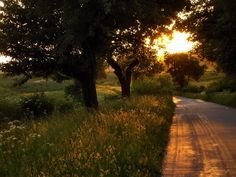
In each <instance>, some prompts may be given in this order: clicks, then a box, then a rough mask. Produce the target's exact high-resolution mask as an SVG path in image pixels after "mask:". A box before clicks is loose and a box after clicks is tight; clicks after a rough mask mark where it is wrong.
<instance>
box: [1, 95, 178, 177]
mask: <svg viewBox="0 0 236 177" xmlns="http://www.w3.org/2000/svg"><path fill="white" fill-rule="evenodd" d="M173 110H174V105H173V102H172V97H171V96H159V97H155V96H151V95H150V96H136V97H133V98H132V99H118V100H114V99H112V100H107V104H105V103H104V104H103V105H101V111H100V113H99V114H88V113H87V112H86V111H84V110H83V109H79V110H76V111H74V112H71V113H67V114H64V115H63V114H55V115H53V116H51V117H50V118H49V119H47V120H44V121H27V122H10V123H9V124H8V125H7V126H5V128H4V129H2V130H1V132H0V151H1V153H0V176H3V177H4V176H7V177H9V176H28V177H30V176H88V177H91V176H94V177H96V176H109V177H112V176H114V177H115V176H124V177H125V176H135V177H138V176H140V177H145V176H158V175H160V173H161V167H162V160H163V156H164V152H165V148H166V144H167V141H168V130H169V127H170V123H171V118H172V114H173Z"/></svg>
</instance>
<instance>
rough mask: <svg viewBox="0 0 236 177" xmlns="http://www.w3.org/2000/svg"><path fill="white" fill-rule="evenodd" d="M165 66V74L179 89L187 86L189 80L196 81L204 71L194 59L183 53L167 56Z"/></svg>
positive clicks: (203, 67)
mask: <svg viewBox="0 0 236 177" xmlns="http://www.w3.org/2000/svg"><path fill="white" fill-rule="evenodd" d="M165 64H166V65H167V69H168V70H167V72H168V73H170V74H171V76H172V77H173V80H174V81H175V82H176V83H178V84H179V85H180V87H184V86H185V85H187V84H188V82H189V80H190V79H194V80H198V79H199V78H200V77H201V76H202V75H203V74H204V70H205V66H204V65H203V66H201V65H200V63H199V61H198V60H197V59H196V58H194V57H192V56H189V55H188V54H184V53H180V54H173V55H168V56H167V57H166V59H165Z"/></svg>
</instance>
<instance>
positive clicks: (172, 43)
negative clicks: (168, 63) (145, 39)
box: [151, 31, 195, 60]
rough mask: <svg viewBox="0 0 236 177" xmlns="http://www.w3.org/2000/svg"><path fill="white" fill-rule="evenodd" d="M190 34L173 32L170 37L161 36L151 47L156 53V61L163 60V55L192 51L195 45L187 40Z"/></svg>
mask: <svg viewBox="0 0 236 177" xmlns="http://www.w3.org/2000/svg"><path fill="white" fill-rule="evenodd" d="M189 37H190V34H189V33H185V32H179V31H173V33H172V34H171V35H161V36H160V37H158V38H157V39H156V40H154V44H153V45H152V46H151V48H152V49H154V50H156V51H157V58H158V60H164V55H165V54H175V53H185V52H189V51H191V50H192V49H193V47H194V45H195V43H194V42H192V41H190V40H189Z"/></svg>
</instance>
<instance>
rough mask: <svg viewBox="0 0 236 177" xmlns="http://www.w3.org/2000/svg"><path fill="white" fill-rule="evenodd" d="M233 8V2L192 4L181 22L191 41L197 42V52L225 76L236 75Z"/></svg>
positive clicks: (235, 13) (218, 0) (215, 0)
mask: <svg viewBox="0 0 236 177" xmlns="http://www.w3.org/2000/svg"><path fill="white" fill-rule="evenodd" d="M235 8H236V2H235V1H224V0H212V1H209V0H200V1H195V2H193V4H192V8H191V12H190V15H189V18H187V20H185V21H184V23H183V24H184V26H185V27H186V29H188V30H189V31H190V32H192V33H193V38H194V40H196V41H199V42H200V43H199V46H198V50H197V52H198V53H200V54H201V55H202V56H203V57H205V58H207V59H208V60H213V61H216V62H217V63H218V64H219V66H220V67H221V68H222V69H223V71H225V72H226V73H228V74H236V60H235V57H236V35H235V30H236V11H235Z"/></svg>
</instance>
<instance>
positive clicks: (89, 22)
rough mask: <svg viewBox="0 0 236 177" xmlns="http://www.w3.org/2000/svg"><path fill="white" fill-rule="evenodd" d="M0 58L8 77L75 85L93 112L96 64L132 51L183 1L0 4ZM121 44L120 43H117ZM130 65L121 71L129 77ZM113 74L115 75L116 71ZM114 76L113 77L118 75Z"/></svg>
mask: <svg viewBox="0 0 236 177" xmlns="http://www.w3.org/2000/svg"><path fill="white" fill-rule="evenodd" d="M2 2H3V3H4V6H3V7H1V9H0V12H1V21H0V39H1V41H0V53H2V54H4V55H6V56H10V57H11V58H12V60H11V61H10V62H9V63H7V64H4V65H2V67H1V68H2V70H3V71H4V72H7V73H9V74H11V75H20V74H23V75H24V76H25V80H27V79H30V78H31V77H33V76H43V77H51V76H53V78H57V79H63V78H73V79H75V80H78V81H79V82H80V83H81V87H82V92H83V98H84V102H85V105H86V106H87V107H90V108H97V107H98V101H97V93H96V85H95V78H96V70H97V61H98V60H100V59H104V58H108V57H109V58H110V59H109V60H108V61H110V60H111V61H113V62H114V63H115V60H112V59H113V58H112V57H113V54H114V53H116V52H118V53H119V54H120V53H121V52H122V50H120V49H119V46H120V47H121V48H122V47H123V48H124V46H121V45H120V44H122V43H123V44H124V42H125V44H126V45H130V44H132V48H133V49H134V51H135V49H136V46H139V44H140V43H139V42H137V44H135V42H136V41H141V40H140V39H141V37H142V38H144V37H145V36H148V35H150V34H152V33H153V31H155V30H156V29H157V28H159V27H160V26H161V25H164V24H168V23H171V19H170V17H174V16H176V14H177V12H178V11H180V10H182V9H183V8H184V7H185V5H186V2H187V0H177V1H174V2H173V0H166V1H165V2H164V1H162V0H159V1H157V0H148V1H147V0H133V1H126V0H120V1H109V0H70V1H63V0H50V1H49V0H2ZM121 41H122V42H121ZM133 65H136V61H134V62H132V64H130V67H128V68H127V73H130V71H131V69H129V68H132V67H133ZM118 70H119V69H118ZM118 70H117V71H118Z"/></svg>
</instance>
